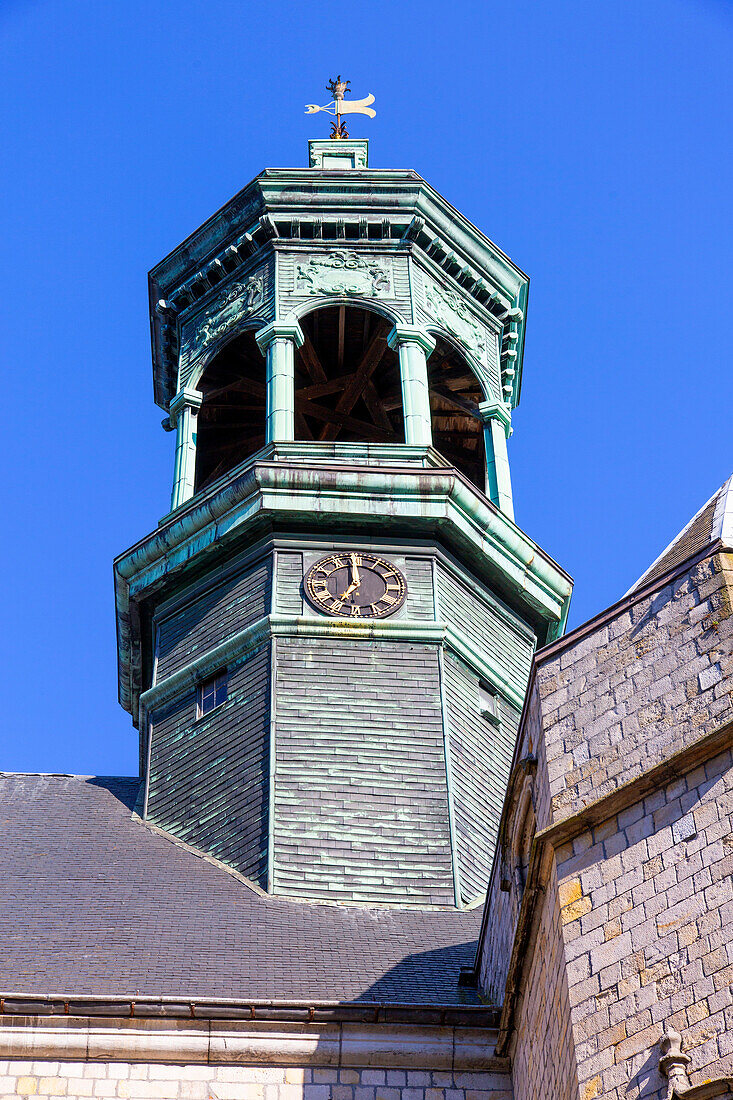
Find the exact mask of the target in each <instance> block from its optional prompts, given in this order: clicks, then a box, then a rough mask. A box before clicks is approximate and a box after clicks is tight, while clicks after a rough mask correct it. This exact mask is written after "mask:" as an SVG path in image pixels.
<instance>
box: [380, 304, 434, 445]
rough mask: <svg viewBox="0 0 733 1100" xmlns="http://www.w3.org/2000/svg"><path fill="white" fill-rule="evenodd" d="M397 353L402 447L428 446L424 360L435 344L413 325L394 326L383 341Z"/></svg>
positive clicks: (428, 412)
mask: <svg viewBox="0 0 733 1100" xmlns="http://www.w3.org/2000/svg"><path fill="white" fill-rule="evenodd" d="M387 343H388V344H389V346H390V347H391V348H392V349H393V350H394V351H396V352H397V354H398V356H399V361H400V379H401V383H402V408H403V412H404V418H405V443H408V444H413V445H416V446H427V447H430V446H432V442H433V432H432V424H431V416H430V389H429V386H428V367H427V357H428V356H429V355H430V354H431V352H432V351H433V349H434V348H435V340H434V339H433V338H432V336H429V335H428V334H427V332H425V331H424V330H423V329H421V328H416V327H415V326H413V325H395V327H394V328H393V329H392V331H391V332H390V334H389V337H388V338H387Z"/></svg>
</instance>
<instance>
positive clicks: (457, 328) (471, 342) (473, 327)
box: [425, 286, 487, 362]
mask: <svg viewBox="0 0 733 1100" xmlns="http://www.w3.org/2000/svg"><path fill="white" fill-rule="evenodd" d="M425 297H426V298H427V302H428V307H429V308H430V311H431V312H432V314H433V316H434V317H435V319H436V321H438V322H439V323H440V324H441V325H443V326H444V327H445V328H446V329H447V330H448V332H449V333H450V334H451V336H455V337H456V339H457V340H460V342H461V343H462V344H463V346H464V347H465V348H467V350H468V351H470V352H471V354H472V355H473V356H474V358H476V359H478V360H479V362H483V361H484V359H485V357H486V350H487V349H486V334H485V332H484V331H483V329H482V328H481V325H480V324H479V323H478V321H476V320H475V318H474V317H473V315H472V314H471V312H470V311H469V309H468V308H467V307H466V304H465V303H464V301H463V299H462V298H461V297H460V295H458V294H456V293H455V292H454V291H452V290H438V288H437V287H436V286H433V287H428V288H427V289H426V291H425Z"/></svg>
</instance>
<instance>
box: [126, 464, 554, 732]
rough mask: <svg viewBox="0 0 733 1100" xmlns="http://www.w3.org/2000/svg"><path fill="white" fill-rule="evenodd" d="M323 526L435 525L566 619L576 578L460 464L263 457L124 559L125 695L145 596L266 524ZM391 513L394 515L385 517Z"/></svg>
mask: <svg viewBox="0 0 733 1100" xmlns="http://www.w3.org/2000/svg"><path fill="white" fill-rule="evenodd" d="M304 517H308V519H309V522H310V523H311V524H312V523H313V521H314V519H315V521H316V523H317V525H318V526H319V527H320V528H322V529H329V528H331V529H332V528H333V527H339V528H341V529H342V530H343V529H347V530H348V529H352V530H353V529H356V528H369V527H372V528H374V529H375V530H377V531H379V532H381V533H384V532H385V531H395V532H396V531H399V530H400V529H405V528H407V529H409V531H410V534H411V535H412V536H413V537H416V536H417V537H419V536H423V535H424V534H425V533H426V532H428V533H430V534H432V535H433V536H435V537H438V538H439V539H447V541H448V542H449V543H451V544H453V545H455V546H456V547H458V548H459V549H460V551H461V553H462V554H464V555H466V556H467V557H469V558H470V560H471V561H472V562H473V563H474V564H475V565H476V567H477V568H478V569H479V571H480V573H481V574H482V576H485V577H486V578H487V579H488V580H489V582H490V583H494V584H496V585H497V586H498V588H499V591H500V593H501V594H502V596H503V597H504V598H506V595H505V594H507V593H508V594H509V596H510V597H511V599H512V600H513V601H516V603H517V604H518V605H519V606H520V608H522V609H523V610H524V613H525V614H527V613H531V614H532V615H533V616H534V617H535V619H538V620H540V622H542V623H544V624H545V627H546V631H547V634H548V635H549V636H550V637H556V636H558V635H559V634H560V633H562V630H563V628H564V625H565V620H566V616H567V610H568V606H569V602H570V594H571V591H572V582H571V581H570V578H569V577H568V576H567V574H566V573H565V572H564V571H563V570H561V569H560V567H559V566H558V565H556V564H555V562H553V561H552V559H551V558H549V557H548V556H547V555H546V554H544V552H543V551H542V550H540V548H539V547H538V546H537V545H536V544H535V543H534V542H533V541H532V540H531V539H530V538H528V536H527V535H525V534H524V532H523V531H521V530H520V529H519V528H518V527H517V526H516V525H515V524H514V523H513V522H512V521H511V520H510V519H508V517H506V516H505V515H504V514H503V513H502V512H500V511H499V509H497V508H496V507H495V506H494V505H493V504H491V502H490V501H488V500H487V499H486V498H485V497H484V496H482V495H481V494H480V493H479V492H478V491H477V490H476V489H475V488H474V487H473V486H472V485H471V484H470V483H469V482H468V481H467V480H466V479H464V478H463V477H462V476H461V475H460V474H458V473H457V471H455V470H453V469H450V468H448V469H440V468H435V467H433V468H427V469H426V468H423V467H418V468H414V469H409V468H405V467H404V466H403V467H399V468H396V467H387V466H347V465H336V464H325V463H324V464H322V465H319V464H317V463H313V464H310V465H308V466H304V465H302V464H299V463H297V462H292V461H291V462H288V461H287V460H280V461H268V460H267V459H266V458H261V459H259V460H256V461H254V462H252V463H251V464H249V465H247V466H245V467H241V468H240V469H239V470H238V471H236V472H235V473H234V474H232V475H230V476H229V477H228V478H227V480H226V481H224V482H223V483H219V485H218V486H215V487H214V488H213V489H212V490H211V491H210V492H208V493H207V492H205V493H201V494H197V495H196V496H195V497H193V498H192V499H191V501H189V502H187V504H186V505H183V506H182V507H181V508H179V509H177V510H176V511H175V512H173V513H172V514H171V515H170V516H169V517H168V518H167V520H166V522H165V523H164V524H163V525H162V526H161V527H159V528H158V529H157V530H156V531H154V532H153V533H152V534H150V535H149V536H148V537H147V538H145V539H144V540H142V541H141V542H140V543H138V544H137V545H136V546H134V547H132V548H131V549H130V550H128V551H127V552H126V553H124V554H122V555H120V556H119V557H118V558H117V559H116V561H115V587H116V600H117V624H118V658H119V676H120V702H121V703H122V705H123V706H124V707H125V708H126V709H128V710H131V711H132V712H133V714H134V713H135V712H136V710H137V703H136V699H137V695H138V692H139V690H140V668H139V654H138V653H137V650H136V647H137V644H138V643H137V641H136V638H137V637H138V635H139V627H138V626H137V625H136V617H137V615H138V614H139V604H140V601H141V600H143V599H145V598H146V597H147V596H149V595H151V594H152V593H153V592H155V591H157V590H158V589H159V588H160V587H161V586H162V585H163V584H165V583H167V582H168V581H169V579H170V578H171V577H172V576H173V575H175V574H182V573H183V571H184V570H185V569H187V568H188V567H189V566H190V565H191V564H192V563H193V562H194V561H196V560H198V558H199V556H200V555H202V554H206V553H210V552H211V551H212V550H215V549H216V548H217V546H218V545H219V544H222V543H228V544H231V542H232V540H233V539H235V538H238V537H240V536H243V535H245V536H246V535H247V534H249V535H250V537H251V532H252V531H253V530H254V529H255V527H256V525H257V524H258V523H261V522H262V521H264V522H265V523H266V524H268V525H270V526H273V525H276V524H279V525H286V524H297V523H298V522H302V520H303V518H304ZM385 517H388V519H385Z"/></svg>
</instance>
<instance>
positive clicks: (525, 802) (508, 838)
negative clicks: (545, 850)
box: [499, 756, 537, 908]
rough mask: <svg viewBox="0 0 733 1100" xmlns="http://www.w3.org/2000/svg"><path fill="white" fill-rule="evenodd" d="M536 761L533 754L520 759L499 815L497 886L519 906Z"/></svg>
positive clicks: (530, 836)
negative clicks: (499, 876) (498, 878)
mask: <svg viewBox="0 0 733 1100" xmlns="http://www.w3.org/2000/svg"><path fill="white" fill-rule="evenodd" d="M536 771H537V761H536V759H535V757H533V756H526V757H524V759H523V760H520V761H519V763H518V764H517V766H516V767H515V769H514V771H513V772H512V775H511V777H510V780H509V792H508V806H507V811H506V815H505V817H504V819H503V822H502V826H501V830H500V835H499V849H500V852H501V888H502V890H506V891H509V892H511V894H512V901H513V903H514V904H515V905H516V906H517V908H518V907H519V905H520V903H521V901H522V895H523V893H524V887H525V885H526V883H527V872H528V870H529V857H530V854H531V851H532V841H533V840H534V835H535V833H536V831H537V818H536V816H535V811H534V777H535V773H536Z"/></svg>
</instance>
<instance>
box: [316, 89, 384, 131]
mask: <svg viewBox="0 0 733 1100" xmlns="http://www.w3.org/2000/svg"><path fill="white" fill-rule="evenodd" d="M350 84H351V81H350V80H342V79H341V74H339V75H338V76H337V77H336V79H335V80H329V82H328V84H327V85H326V91H327V92H330V93H331V95H332V96H333V101H332V102H331V103H326V104H325V106H323V107H319V106H318V104H317V103H306V105H305V113H306V114H307V115H314V114H316V113H317V112H318V111H325V112H326V114H329V115H335V116H336V121H335V122H332V123H331V139H332V140H333V141H340V140H341V139H342V138H347V137H348V136H349V131H348V130H347V129H346V126H345V125H344V122H343V120H342V118H341V116H342V115H368V116H369V118H374V117H375V115H376V113H377V112H376V111H373V110H372V108H371V106H370V104H371V103H373V102H374V96H373V95H371V93H370V94H369V95H368V96H366V97H365V98H364V99H344V96H345V95H346V92H347V91H348V90H349V85H350Z"/></svg>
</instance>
